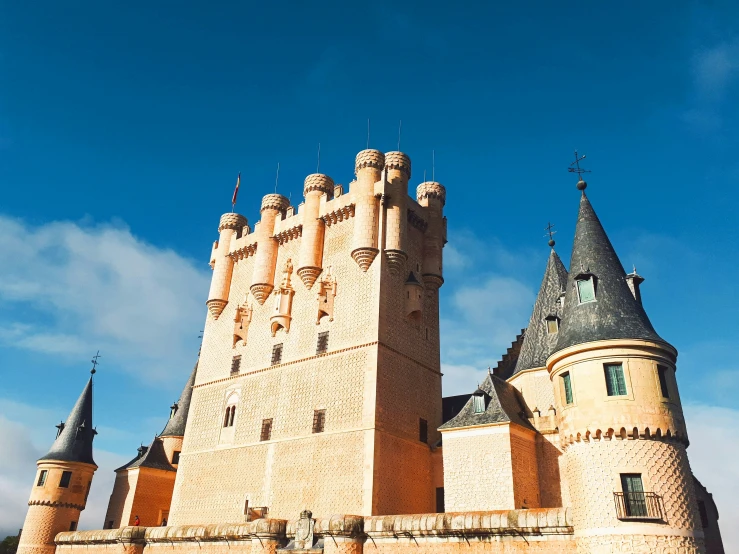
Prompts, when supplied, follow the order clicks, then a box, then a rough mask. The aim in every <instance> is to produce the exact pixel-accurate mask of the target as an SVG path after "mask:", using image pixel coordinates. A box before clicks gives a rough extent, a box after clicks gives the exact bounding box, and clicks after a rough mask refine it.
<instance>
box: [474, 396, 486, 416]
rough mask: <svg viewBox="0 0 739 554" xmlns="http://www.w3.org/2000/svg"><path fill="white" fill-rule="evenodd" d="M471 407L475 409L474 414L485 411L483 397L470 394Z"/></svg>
mask: <svg viewBox="0 0 739 554" xmlns="http://www.w3.org/2000/svg"><path fill="white" fill-rule="evenodd" d="M472 407H473V408H474V409H475V413H476V414H481V413H483V412H484V411H485V397H484V396H478V395H473V396H472Z"/></svg>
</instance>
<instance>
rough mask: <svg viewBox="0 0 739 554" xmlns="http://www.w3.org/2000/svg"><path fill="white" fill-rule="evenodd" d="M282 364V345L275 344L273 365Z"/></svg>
mask: <svg viewBox="0 0 739 554" xmlns="http://www.w3.org/2000/svg"><path fill="white" fill-rule="evenodd" d="M281 363H282V343H279V344H275V345H274V346H273V347H272V365H277V364H281Z"/></svg>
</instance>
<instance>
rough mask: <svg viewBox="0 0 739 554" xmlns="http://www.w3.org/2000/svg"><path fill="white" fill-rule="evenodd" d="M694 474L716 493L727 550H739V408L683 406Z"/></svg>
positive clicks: (698, 405)
mask: <svg viewBox="0 0 739 554" xmlns="http://www.w3.org/2000/svg"><path fill="white" fill-rule="evenodd" d="M684 411H685V418H686V421H687V425H688V436H689V437H690V448H688V457H689V458H690V466H691V468H692V470H693V474H694V475H695V476H696V477H697V478H698V480H699V481H700V482H701V483H703V485H704V486H705V487H706V488H707V489H708V492H710V493H712V494H713V499H714V501H715V502H716V506H717V507H718V511H719V527H720V529H721V536H722V538H723V541H724V550H725V551H726V552H739V526H737V525H736V522H737V521H739V464H738V463H737V462H736V460H739V441H737V440H736V439H735V433H736V431H735V427H736V421H739V410H735V409H732V408H720V407H717V406H707V405H704V404H687V405H686V406H684Z"/></svg>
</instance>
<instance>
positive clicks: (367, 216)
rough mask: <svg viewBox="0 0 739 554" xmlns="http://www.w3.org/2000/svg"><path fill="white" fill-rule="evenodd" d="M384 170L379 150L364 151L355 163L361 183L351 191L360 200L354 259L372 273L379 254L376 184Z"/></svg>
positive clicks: (354, 242)
mask: <svg viewBox="0 0 739 554" xmlns="http://www.w3.org/2000/svg"><path fill="white" fill-rule="evenodd" d="M384 167H385V155H384V154H383V153H382V152H380V151H379V150H362V151H361V152H360V153H359V154H357V158H356V160H355V163H354V172H355V174H356V176H357V180H356V181H355V182H354V186H353V187H352V190H351V191H350V192H352V193H353V194H354V196H355V198H356V200H355V211H354V235H353V238H352V253H351V256H352V258H353V259H354V261H355V262H357V265H359V267H360V268H361V269H362V271H367V270H368V269H369V267H370V266H371V265H372V262H373V261H374V259H375V257H376V256H377V253H378V252H379V250H378V248H377V212H378V201H377V199H376V198H375V183H376V182H378V181H379V180H380V178H381V173H382V170H383V168H384Z"/></svg>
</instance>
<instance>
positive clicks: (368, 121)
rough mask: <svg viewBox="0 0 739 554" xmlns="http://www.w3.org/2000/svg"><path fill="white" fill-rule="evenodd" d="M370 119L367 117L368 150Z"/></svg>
mask: <svg viewBox="0 0 739 554" xmlns="http://www.w3.org/2000/svg"><path fill="white" fill-rule="evenodd" d="M369 137H370V120H369V117H368V118H367V150H369Z"/></svg>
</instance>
